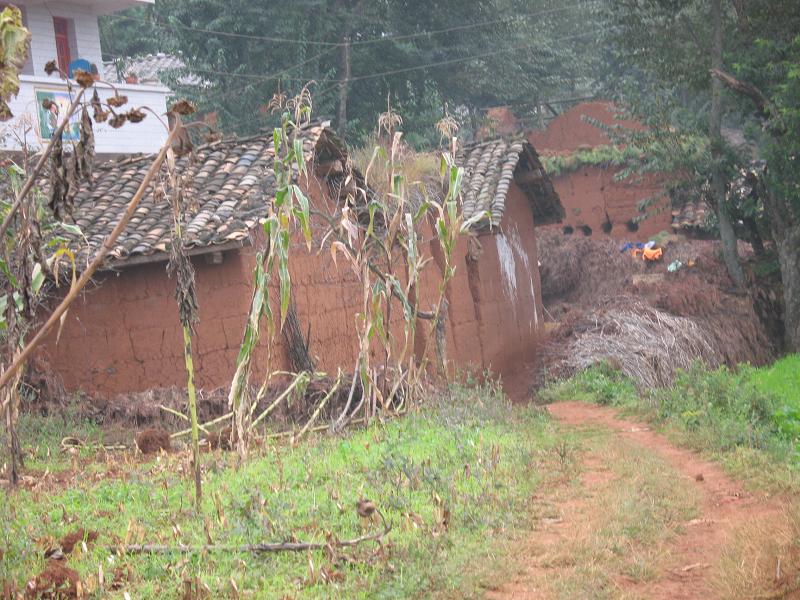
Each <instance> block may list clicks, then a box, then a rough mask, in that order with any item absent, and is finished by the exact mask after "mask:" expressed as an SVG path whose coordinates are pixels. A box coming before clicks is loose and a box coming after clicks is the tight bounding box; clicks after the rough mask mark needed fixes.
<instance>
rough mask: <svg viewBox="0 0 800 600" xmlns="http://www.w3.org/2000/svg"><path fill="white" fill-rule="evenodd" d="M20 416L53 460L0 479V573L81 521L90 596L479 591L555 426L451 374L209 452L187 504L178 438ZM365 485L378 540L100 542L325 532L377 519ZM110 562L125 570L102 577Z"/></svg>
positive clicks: (80, 561) (499, 556) (1, 576)
mask: <svg viewBox="0 0 800 600" xmlns="http://www.w3.org/2000/svg"><path fill="white" fill-rule="evenodd" d="M22 431H23V442H24V443H25V445H26V448H27V449H29V450H30V454H31V458H30V460H29V467H28V468H29V472H28V474H29V475H30V474H33V475H34V476H39V477H41V476H43V471H44V470H45V469H49V475H48V477H47V478H44V479H42V480H41V482H40V483H39V484H36V483H35V482H32V481H30V480H29V481H28V482H27V484H26V487H27V488H28V489H20V490H18V491H16V492H13V493H11V492H8V491H2V490H0V549H2V551H3V553H4V558H3V559H2V560H0V582H3V581H6V582H13V583H14V584H16V585H17V586H18V588H19V589H22V588H23V586H24V585H25V583H26V581H28V580H29V579H30V578H31V577H33V576H34V575H35V574H37V573H39V572H40V571H41V570H42V569H43V568H44V567H45V559H44V556H43V554H44V550H45V549H46V548H48V547H52V546H53V545H54V544H56V541H57V540H59V539H60V538H61V537H62V536H64V535H65V534H68V533H71V532H73V531H75V530H76V528H78V527H84V528H85V529H87V530H96V531H97V532H98V533H99V538H98V539H97V541H96V542H94V543H91V544H89V545H88V551H87V552H82V549H81V548H80V547H79V548H78V549H77V550H76V551H74V552H73V554H71V555H70V556H69V558H68V561H67V566H69V567H70V568H73V569H75V570H77V571H78V573H79V574H80V576H81V579H82V582H83V585H84V589H88V590H89V591H90V592H91V593H90V597H98V598H99V597H118V598H121V597H122V595H123V593H124V592H128V593H129V594H130V595H131V597H135V598H165V599H167V598H184V597H186V596H184V586H190V587H193V589H194V588H196V589H199V590H201V591H202V590H207V592H206V594H205V597H214V598H221V597H253V598H263V597H276V598H279V597H292V598H295V597H297V598H299V597H303V598H305V597H309V598H316V597H325V598H329V597H340V598H397V597H428V596H430V595H432V594H433V593H434V592H436V594H437V595H439V596H444V597H459V598H460V597H469V596H472V595H477V594H479V590H480V589H481V586H483V585H486V582H487V580H492V579H494V578H498V577H499V578H500V579H502V578H503V576H504V573H507V572H508V570H509V569H511V568H512V565H513V560H508V558H507V557H505V556H504V554H506V550H507V546H508V544H509V543H510V542H509V540H512V539H513V538H514V535H515V532H516V531H517V530H523V529H524V528H525V525H526V523H527V521H528V519H529V517H530V515H529V512H528V510H526V506H527V501H528V499H529V498H530V496H531V494H532V493H533V492H534V491H535V490H536V489H537V486H539V485H541V482H542V472H544V471H545V470H546V469H541V470H540V469H539V468H537V466H539V465H542V464H543V461H546V460H551V459H552V457H554V456H556V455H557V452H554V451H553V449H554V448H555V446H556V445H557V444H558V441H559V436H558V435H557V430H556V428H555V426H554V425H553V424H552V423H551V422H550V421H549V419H548V418H547V417H546V416H543V414H542V413H541V412H538V411H536V410H535V409H529V410H526V409H513V410H512V408H511V407H510V406H509V404H508V402H507V401H506V399H505V398H504V397H503V395H502V393H500V392H499V391H498V390H497V388H495V387H492V386H485V387H482V388H477V389H469V388H455V389H453V390H452V392H451V394H449V395H448V397H447V398H446V399H445V398H444V397H443V398H438V399H436V400H433V401H432V402H431V406H430V407H429V408H426V409H425V410H423V411H421V412H419V413H417V414H411V415H408V416H407V417H405V418H402V419H397V420H392V421H389V422H387V423H385V424H374V425H372V426H370V427H369V428H365V429H362V430H358V431H354V432H352V433H350V434H349V435H347V436H345V437H332V436H319V437H315V438H310V439H309V440H308V441H307V442H305V443H303V444H300V445H298V446H295V447H292V446H290V445H285V444H284V445H280V444H270V445H266V446H263V447H261V448H259V449H257V450H256V451H255V452H254V456H253V457H252V458H251V459H249V460H248V461H247V462H246V463H245V464H242V465H239V466H237V465H236V464H235V463H236V459H235V457H234V456H233V455H232V454H220V453H215V454H207V455H205V461H204V465H203V467H204V471H205V473H204V498H203V516H202V517H200V518H198V517H196V516H195V514H194V512H193V510H192V484H191V477H190V473H191V469H190V464H189V460H190V459H189V454H188V452H185V451H182V452H179V453H174V454H172V455H165V456H160V457H158V458H156V459H155V460H144V459H141V458H137V457H135V456H133V455H132V454H131V453H113V452H109V453H105V452H103V451H98V450H96V449H94V450H92V449H91V448H86V449H84V450H82V451H80V452H78V453H75V454H72V455H70V454H67V453H62V452H60V448H59V443H60V440H61V437H63V436H64V435H67V434H77V435H78V436H79V437H84V438H89V439H100V438H101V437H102V431H100V430H98V429H97V427H96V426H95V425H92V424H88V423H85V422H72V421H70V420H69V419H67V420H62V419H55V418H43V417H37V418H33V417H28V418H26V420H25V421H24V423H23V427H22ZM33 440H36V443H35V445H34V444H33ZM59 471H61V472H62V475H63V476H61V477H59V476H58V473H59ZM363 498H367V499H370V500H372V501H373V502H375V504H376V505H377V506H378V507H379V509H380V510H381V511H382V512H383V513H384V514H385V516H386V518H387V520H389V521H391V522H392V524H393V529H392V531H391V532H390V533H389V534H388V536H387V537H386V539H385V540H384V542H383V543H382V544H380V545H376V544H374V543H367V544H363V545H360V546H357V547H356V548H354V549H351V550H342V551H340V552H337V553H336V554H335V555H332V554H330V553H326V552H311V553H308V554H306V553H297V554H295V553H279V554H268V555H259V556H255V555H250V554H238V553H233V552H225V553H222V552H220V553H202V552H198V553H194V554H189V555H183V556H181V555H170V556H163V555H162V556H155V555H154V556H148V555H138V556H134V555H127V556H122V557H118V556H113V555H112V553H111V551H110V550H109V546H115V545H117V544H119V543H121V542H123V541H125V540H127V541H128V542H130V543H134V542H136V543H139V542H147V543H163V544H169V545H178V544H185V545H188V546H198V545H202V544H205V543H206V541H207V539H211V540H213V542H214V543H218V544H226V545H241V544H247V543H256V542H263V541H285V540H290V539H299V540H309V541H324V540H325V539H326V535H327V534H329V533H330V534H332V535H334V536H335V537H337V538H340V539H345V538H352V537H356V536H359V535H362V534H363V533H365V532H367V531H373V530H375V529H378V528H379V527H380V524H379V523H372V522H366V521H364V520H363V519H361V518H359V517H358V516H357V514H356V510H355V505H356V502H357V501H358V500H360V499H363ZM520 528H521V529H520ZM101 570H102V571H103V572H104V573H105V577H104V579H105V582H106V584H105V589H101V585H100V582H99V576H98V575H99V573H100V571H101ZM115 572H117V573H125V574H127V573H130V578H128V577H127V575H126V576H125V577H124V578H122V580H121V581H120V582H119V586H115V587H116V590H113V591H112V590H111V589H110V581H111V580H112V578H113V574H114V573H115ZM326 580H327V583H326ZM187 582H188V583H187ZM0 586H2V583H0ZM234 590H238V591H234ZM190 597H204V596H203V594H202V593H197V592H196V594H195V596H190Z"/></svg>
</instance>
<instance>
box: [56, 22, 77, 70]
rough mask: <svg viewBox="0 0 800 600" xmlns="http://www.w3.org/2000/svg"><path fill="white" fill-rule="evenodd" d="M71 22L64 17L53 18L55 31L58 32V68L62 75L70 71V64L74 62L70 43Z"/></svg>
mask: <svg viewBox="0 0 800 600" xmlns="http://www.w3.org/2000/svg"><path fill="white" fill-rule="evenodd" d="M70 20H71V19H65V18H64V17H53V29H54V30H55V32H56V56H57V58H58V68H59V69H61V72H62V73H67V72H68V71H69V63H71V62H72V52H71V50H70V43H69V37H70V36H69V33H70V25H71V23H70Z"/></svg>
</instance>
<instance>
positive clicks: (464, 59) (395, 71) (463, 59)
mask: <svg viewBox="0 0 800 600" xmlns="http://www.w3.org/2000/svg"><path fill="white" fill-rule="evenodd" d="M601 31H603V30H602V29H595V30H592V31H585V32H583V33H578V34H574V35H568V36H563V37H560V38H556V39H554V40H550V41H551V42H552V43H557V42H564V41H567V40H571V39H578V38H581V37H586V36H588V35H593V34H595V33H600V32H601ZM535 45H536V44H535V42H532V43H529V44H523V45H519V46H514V47H511V48H501V49H499V50H492V51H489V52H483V53H479V54H473V55H471V56H465V57H461V58H454V59H449V60H443V61H438V62H434V63H427V64H423V65H416V66H413V67H406V68H403V69H393V70H389V71H383V72H380V73H372V74H368V75H361V76H359V77H351V78H350V79H349V80H344V79H330V80H328V81H326V83H328V84H333V85H331V86H329V87H326V88H325V89H324V90H323V91H322V92H319V93H318V94H317V97H320V96H323V97H324V96H325V95H327V94H328V93H330V92H331V91H333V90H334V89H336V88H337V87H338V86H339V84H341V83H345V82H347V83H350V82H353V81H360V80H364V79H374V78H377V77H385V76H387V75H396V74H399V73H406V72H411V71H418V70H425V69H429V68H432V67H439V66H444V65H450V64H456V63H462V62H469V61H473V60H478V59H481V58H486V57H488V56H495V55H497V54H502V53H505V52H514V51H516V50H524V49H527V48H531V47H533V46H535ZM243 122H244V119H242V120H237V121H234V122H233V124H232V125H239V124H241V123H243Z"/></svg>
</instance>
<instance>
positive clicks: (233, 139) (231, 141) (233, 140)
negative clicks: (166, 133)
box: [95, 119, 341, 170]
mask: <svg viewBox="0 0 800 600" xmlns="http://www.w3.org/2000/svg"><path fill="white" fill-rule="evenodd" d="M314 127H321V128H322V129H323V130H325V131H330V132H331V133H333V134H334V135H335V136H336V137H337V139H341V138H339V136H338V134H337V133H336V132H335V131H333V129H331V121H330V119H314V120H312V121H310V122H309V123H307V124H305V125H303V126H302V127H301V128H300V130H301V131H305V130H310V129H312V128H314ZM262 138H263V139H265V140H267V141H269V142H272V133H271V131H269V130H267V129H266V128H265V129H263V130H261V131H259V133H256V134H253V135H249V136H246V137H237V136H236V135H235V134H234V135H232V136H229V137H226V138H222V139H219V140H214V141H212V142H206V143H204V144H200V145H199V146H196V147H195V149H194V150H195V152H199V151H201V150H207V149H209V148H216V147H218V146H230V145H236V144H245V143H247V142H252V141H254V140H258V139H262ZM156 156H158V152H149V153H147V154H139V155H132V156H127V157H125V158H120V159H117V160H109V161H106V162H104V163H100V164H98V165H97V166H96V167H95V170H97V169H103V170H109V169H113V168H115V167H120V166H126V165H131V164H134V163H137V162H140V161H143V160H148V159H150V160H152V159H154V158H155V157H156Z"/></svg>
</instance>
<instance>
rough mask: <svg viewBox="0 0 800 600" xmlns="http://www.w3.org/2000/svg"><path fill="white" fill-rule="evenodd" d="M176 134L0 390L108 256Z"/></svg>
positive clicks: (171, 134) (1, 377) (172, 133)
mask: <svg viewBox="0 0 800 600" xmlns="http://www.w3.org/2000/svg"><path fill="white" fill-rule="evenodd" d="M176 131H177V129H173V130H172V131H170V132H169V135H168V136H167V140H166V141H165V142H164V145H163V146H162V147H161V151H160V152H159V153H158V155H157V156H156V158H155V160H154V161H153V164H151V165H150V168H149V169H148V170H147V173H146V174H145V176H144V179H143V180H142V183H141V184H140V185H139V189H138V190H136V193H135V194H134V196H133V198H131V201H130V202H129V203H128V206H127V208H126V209H125V213H124V214H123V215H122V218H121V219H120V220H119V222H118V223H117V225H116V227H114V230H113V231H112V232H111V233H110V234H109V236H108V237H107V238H106V239H105V240H104V241H103V245H102V246H100V248H99V250H98V251H97V254H96V255H95V257H94V259H93V260H92V262H91V263H89V266H88V267H86V270H85V271H84V272H83V273H82V274H81V276H80V279H78V281H77V283H76V284H75V285H74V286H72V288H71V289H70V290H69V292H68V293H67V295H66V296H65V297H64V299H63V300H62V301H61V304H59V305H58V306H57V307H56V309H55V310H54V311H53V313H52V314H51V315H50V318H49V319H47V321H46V322H45V324H44V325H42V327H41V328H40V329H39V331H38V332H37V333H36V335H35V336H34V337H33V339H32V340H31V341H30V342H28V343H27V344H26V345H25V348H23V350H22V352H20V353H19V355H18V356H17V357H16V358H15V359H14V362H12V363H11V365H10V366H9V367H8V369H6V370H5V372H4V373H2V375H0V388H3V387H5V386H6V385H8V383H9V382H10V381H11V379H12V377H13V376H14V374H15V373H16V372H17V371H18V370H19V368H20V367H21V366H22V365H23V364H25V361H26V360H27V359H28V358H29V357H30V355H31V354H32V353H33V351H34V350H35V349H36V348H37V346H39V344H41V343H42V341H44V338H45V337H46V336H47V334H48V333H50V330H51V329H53V327H55V326H56V325H57V324H58V322H59V320H60V319H61V316H62V315H63V314H64V313H66V312H67V309H69V307H70V305H71V304H72V303H73V302H74V301H75V299H76V298H77V297H78V294H79V293H80V291H81V290H82V289H83V288H84V287H86V284H87V283H89V281H90V280H91V279H92V276H93V275H94V274H95V272H96V271H97V269H98V268H99V267H100V265H101V264H102V263H103V260H105V258H106V256H108V253H109V252H111V248H112V247H113V246H114V242H116V241H117V239H118V238H119V236H120V235H121V234H122V232H123V231H124V230H125V228H126V227H127V226H128V222H129V221H130V220H131V217H133V213H134V212H135V211H136V207H137V206H139V202H141V200H142V197H143V196H144V194H145V191H146V190H147V187H148V186H149V185H150V182H151V181H152V180H153V177H155V175H156V173H157V172H158V170H159V168H161V164H162V163H163V162H164V158H165V157H166V155H167V149H168V148H170V146H171V145H172V140H173V139H174V137H175V133H176Z"/></svg>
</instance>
